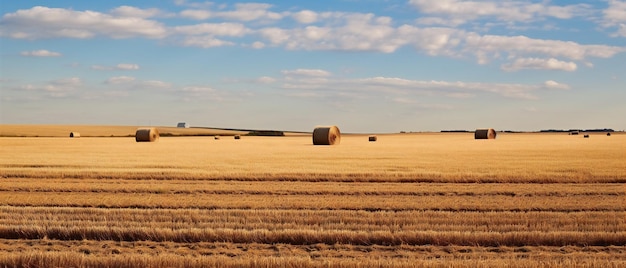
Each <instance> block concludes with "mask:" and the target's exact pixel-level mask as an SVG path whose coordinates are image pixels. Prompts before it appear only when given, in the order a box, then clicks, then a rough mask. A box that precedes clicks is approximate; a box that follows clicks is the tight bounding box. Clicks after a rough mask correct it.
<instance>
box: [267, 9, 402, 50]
mask: <svg viewBox="0 0 626 268" xmlns="http://www.w3.org/2000/svg"><path fill="white" fill-rule="evenodd" d="M319 16H320V18H322V19H324V20H325V21H326V24H325V25H324V26H307V27H304V28H293V29H281V28H276V27H268V28H263V29H260V30H259V31H258V33H259V34H260V35H261V36H262V37H263V38H265V39H267V40H269V42H270V43H271V44H273V45H277V46H278V45H280V46H284V47H285V48H287V49H290V50H347V51H379V52H383V53H391V52H394V51H395V50H396V49H398V48H399V47H400V46H402V45H404V44H406V43H407V42H406V40H404V39H402V38H398V36H397V33H396V29H395V28H394V27H393V26H391V19H390V18H388V17H376V16H374V15H373V14H360V13H343V12H325V13H321V14H319Z"/></svg>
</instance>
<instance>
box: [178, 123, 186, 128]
mask: <svg viewBox="0 0 626 268" xmlns="http://www.w3.org/2000/svg"><path fill="white" fill-rule="evenodd" d="M176 127H182V128H189V124H187V123H185V122H179V123H178V124H177V125H176Z"/></svg>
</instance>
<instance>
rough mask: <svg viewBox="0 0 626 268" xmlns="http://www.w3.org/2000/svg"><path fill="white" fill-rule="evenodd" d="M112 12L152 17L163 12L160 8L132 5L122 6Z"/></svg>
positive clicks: (125, 15)
mask: <svg viewBox="0 0 626 268" xmlns="http://www.w3.org/2000/svg"><path fill="white" fill-rule="evenodd" d="M111 14H113V15H116V16H120V17H135V18H150V17H154V16H157V15H159V14H161V11H160V10H159V9H158V8H148V9H141V8H136V7H131V6H120V7H117V8H114V9H113V10H111Z"/></svg>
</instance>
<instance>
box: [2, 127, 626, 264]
mask: <svg viewBox="0 0 626 268" xmlns="http://www.w3.org/2000/svg"><path fill="white" fill-rule="evenodd" d="M0 127H1V128H2V133H4V134H5V136H11V137H0V241H1V243H0V267H44V266H45V267H624V266H626V135H623V134H621V133H615V134H613V135H612V136H610V137H609V136H606V135H605V134H604V133H592V134H591V136H590V138H588V139H586V138H583V137H582V135H580V136H568V135H567V133H565V134H538V133H519V134H512V133H499V134H498V138H497V139H496V140H474V137H473V133H410V134H379V135H378V141H376V142H368V135H345V134H344V135H343V136H342V138H341V144H340V145H337V146H313V145H312V142H311V136H310V135H307V134H300V135H296V134H293V135H288V136H285V137H253V136H242V137H241V139H240V140H235V139H233V138H232V136H223V137H221V139H219V140H216V139H214V138H213V137H202V136H200V137H179V136H176V137H161V138H160V139H159V140H158V141H157V142H152V143H137V142H135V140H134V138H133V137H129V136H128V134H127V133H128V132H129V131H131V133H132V130H130V128H129V129H126V128H125V129H123V130H122V129H121V128H114V127H99V128H95V127H94V128H89V130H87V132H85V131H81V132H82V133H89V135H87V136H99V137H84V136H83V137H81V138H69V137H67V135H66V134H69V132H70V131H73V129H76V127H73V129H72V127H60V126H42V127H41V128H39V127H38V126H8V125H3V126H0ZM165 131H167V130H165V129H161V130H160V132H161V133H163V132H165ZM171 131H176V130H175V129H172V130H171ZM184 131H187V132H186V133H182V134H183V135H184V134H199V133H193V131H194V130H184ZM203 131H206V130H203ZM33 133H36V134H33ZM210 133H215V132H203V133H201V134H210ZM175 134H176V133H175ZM221 134H222V135H230V134H237V133H234V132H232V133H230V132H228V133H224V132H222V133H221ZM28 136H30V137H28ZM33 136H39V137H33ZM110 136H115V137H110Z"/></svg>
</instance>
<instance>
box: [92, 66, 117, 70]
mask: <svg viewBox="0 0 626 268" xmlns="http://www.w3.org/2000/svg"><path fill="white" fill-rule="evenodd" d="M91 69H93V70H98V71H110V70H113V67H111V66H103V65H91Z"/></svg>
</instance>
